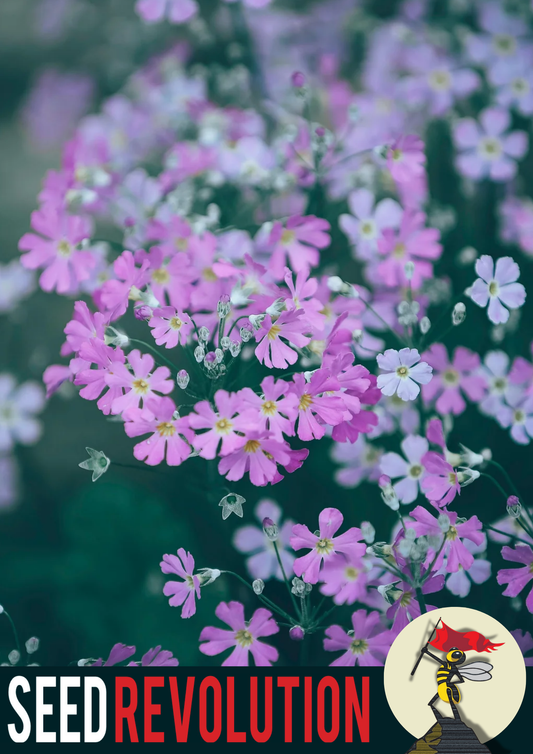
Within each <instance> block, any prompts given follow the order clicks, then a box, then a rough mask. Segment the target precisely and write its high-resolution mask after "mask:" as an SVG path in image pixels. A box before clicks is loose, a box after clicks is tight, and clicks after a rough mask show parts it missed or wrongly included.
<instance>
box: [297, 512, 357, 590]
mask: <svg viewBox="0 0 533 754" xmlns="http://www.w3.org/2000/svg"><path fill="white" fill-rule="evenodd" d="M343 521H344V516H343V515H342V513H341V512H340V511H339V510H337V508H324V510H323V511H322V512H321V513H320V515H319V517H318V524H319V534H318V535H316V534H312V533H311V532H310V531H309V529H308V528H307V526H305V525H304V524H295V526H293V527H292V533H293V536H292V537H291V546H292V548H293V549H294V550H301V549H302V548H303V547H305V548H307V549H309V550H311V552H308V553H307V555H304V556H303V557H301V558H297V559H296V560H295V561H294V573H295V574H296V575H297V576H302V577H303V580H304V581H306V582H307V583H308V584H316V583H317V581H318V577H319V571H320V568H321V566H322V564H323V562H324V560H325V559H326V558H330V557H331V556H332V555H333V554H334V553H338V552H341V553H344V554H345V555H348V556H349V557H351V558H361V557H362V556H363V555H364V554H365V553H366V545H365V544H364V543H363V544H362V543H361V539H362V538H363V535H362V534H361V529H358V528H357V527H356V526H352V527H351V528H350V529H348V531H346V532H344V534H341V535H340V536H339V537H335V536H334V534H335V532H336V531H338V530H339V529H340V527H341V526H342V522H343Z"/></svg>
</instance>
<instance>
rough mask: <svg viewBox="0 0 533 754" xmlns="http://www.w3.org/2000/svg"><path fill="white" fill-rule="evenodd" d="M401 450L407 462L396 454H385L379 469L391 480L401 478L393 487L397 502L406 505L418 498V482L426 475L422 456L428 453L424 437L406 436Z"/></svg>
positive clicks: (427, 444) (427, 445)
mask: <svg viewBox="0 0 533 754" xmlns="http://www.w3.org/2000/svg"><path fill="white" fill-rule="evenodd" d="M401 448H402V451H403V454H404V455H405V457H406V458H407V461H406V460H405V459H404V458H402V456H400V455H398V453H385V454H384V455H383V456H382V457H381V461H380V464H379V467H380V469H381V473H382V474H386V475H387V476H389V477H392V478H393V479H395V478H397V477H402V479H401V480H400V481H399V482H396V483H395V484H394V485H393V486H394V491H395V492H396V495H397V496H398V499H399V501H400V502H401V503H403V504H404V505H407V504H408V503H412V502H414V501H415V500H416V498H417V497H418V493H419V490H420V482H421V480H422V479H423V478H424V476H425V473H426V470H425V468H424V466H423V464H422V456H423V455H424V454H425V453H427V452H428V450H429V443H428V441H427V440H426V438H425V437H420V436H419V435H408V436H407V437H406V438H404V439H403V440H402V443H401Z"/></svg>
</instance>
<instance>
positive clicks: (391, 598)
mask: <svg viewBox="0 0 533 754" xmlns="http://www.w3.org/2000/svg"><path fill="white" fill-rule="evenodd" d="M378 592H379V593H380V594H381V596H382V597H383V599H384V600H385V602H387V603H388V604H389V605H393V604H394V603H395V602H396V600H399V599H400V597H401V596H402V594H403V592H402V590H401V589H398V588H397V587H396V585H395V584H382V585H381V586H378Z"/></svg>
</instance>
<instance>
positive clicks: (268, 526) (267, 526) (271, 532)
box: [263, 517, 279, 542]
mask: <svg viewBox="0 0 533 754" xmlns="http://www.w3.org/2000/svg"><path fill="white" fill-rule="evenodd" d="M263 531H264V532H265V536H266V537H267V539H269V540H270V541H271V542H275V541H276V540H277V538H278V537H279V527H278V525H277V524H276V523H275V522H274V521H273V520H272V519H271V518H268V517H267V518H264V519H263Z"/></svg>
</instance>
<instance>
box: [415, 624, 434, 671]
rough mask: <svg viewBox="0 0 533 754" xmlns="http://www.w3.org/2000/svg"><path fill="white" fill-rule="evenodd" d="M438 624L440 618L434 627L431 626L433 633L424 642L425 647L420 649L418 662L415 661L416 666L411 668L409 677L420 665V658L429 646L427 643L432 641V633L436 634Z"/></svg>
mask: <svg viewBox="0 0 533 754" xmlns="http://www.w3.org/2000/svg"><path fill="white" fill-rule="evenodd" d="M439 623H440V618H439V619H438V621H437V622H436V623H435V625H434V626H433V631H432V632H431V636H430V637H429V639H428V640H427V641H426V644H425V647H422V649H421V650H420V656H419V658H418V660H417V661H416V664H415V666H414V668H413V669H412V670H411V675H414V674H415V672H416V669H417V668H418V666H419V665H420V662H421V660H422V657H423V656H424V648H427V645H428V644H429V642H430V641H432V639H433V634H434V633H435V632H436V630H437V626H438V625H439Z"/></svg>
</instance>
